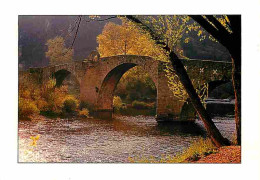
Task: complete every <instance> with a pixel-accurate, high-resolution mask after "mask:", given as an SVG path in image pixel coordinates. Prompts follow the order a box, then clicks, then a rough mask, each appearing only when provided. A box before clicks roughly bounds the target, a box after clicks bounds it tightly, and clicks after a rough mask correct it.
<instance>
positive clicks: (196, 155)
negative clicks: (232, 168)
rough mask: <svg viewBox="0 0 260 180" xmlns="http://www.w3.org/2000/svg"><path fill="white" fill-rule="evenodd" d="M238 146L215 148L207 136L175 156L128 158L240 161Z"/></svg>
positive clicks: (136, 159) (134, 159)
mask: <svg viewBox="0 0 260 180" xmlns="http://www.w3.org/2000/svg"><path fill="white" fill-rule="evenodd" d="M240 148H241V147H240V146H230V147H222V148H217V147H216V146H215V145H214V144H213V143H212V141H211V140H210V139H209V138H207V139H203V138H201V139H199V140H198V141H194V142H193V143H192V144H191V145H190V146H189V147H188V148H187V149H185V150H184V151H182V152H181V153H178V154H176V155H175V156H167V155H161V157H159V158H155V157H152V156H151V157H140V158H139V157H129V158H128V160H129V162H131V163H191V162H193V163H240V162H241V149H240Z"/></svg>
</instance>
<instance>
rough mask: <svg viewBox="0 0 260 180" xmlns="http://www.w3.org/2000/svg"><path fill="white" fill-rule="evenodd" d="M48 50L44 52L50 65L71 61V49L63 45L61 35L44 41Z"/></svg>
mask: <svg viewBox="0 0 260 180" xmlns="http://www.w3.org/2000/svg"><path fill="white" fill-rule="evenodd" d="M46 45H47V46H48V51H47V52H46V53H45V55H46V57H47V58H49V60H50V62H49V63H50V65H56V64H62V63H68V62H71V61H72V56H73V49H70V48H66V47H65V41H64V39H63V37H60V36H57V37H55V38H54V39H49V40H48V41H47V43H46Z"/></svg>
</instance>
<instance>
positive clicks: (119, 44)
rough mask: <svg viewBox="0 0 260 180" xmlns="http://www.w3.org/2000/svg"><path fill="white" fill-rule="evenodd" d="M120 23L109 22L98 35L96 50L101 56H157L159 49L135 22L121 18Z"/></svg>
mask: <svg viewBox="0 0 260 180" xmlns="http://www.w3.org/2000/svg"><path fill="white" fill-rule="evenodd" d="M121 20H122V25H118V24H115V23H112V22H109V23H107V24H106V25H105V27H104V29H103V31H102V33H101V34H100V35H98V37H97V42H98V44H99V46H98V51H99V54H100V55H101V56H102V57H105V56H115V55H126V54H128V55H142V56H150V57H159V56H160V55H161V53H162V52H161V50H160V49H159V48H157V46H156V44H155V43H154V42H152V41H150V37H149V34H147V33H146V32H142V31H140V29H139V28H137V27H136V25H135V24H133V23H131V22H129V21H126V20H125V19H124V18H121Z"/></svg>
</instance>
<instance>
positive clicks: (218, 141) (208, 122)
mask: <svg viewBox="0 0 260 180" xmlns="http://www.w3.org/2000/svg"><path fill="white" fill-rule="evenodd" d="M126 17H127V18H128V19H129V20H130V21H133V22H135V23H137V24H139V25H140V27H141V28H142V29H144V30H145V31H147V32H148V33H150V35H151V36H152V38H153V39H154V40H155V41H156V43H157V44H159V45H163V46H164V49H165V50H166V51H167V52H169V53H170V54H169V58H170V61H171V64H172V66H173V69H174V70H175V73H176V74H177V76H178V77H179V79H180V81H181V83H182V84H183V86H184V88H185V90H186V91H187V93H188V95H189V97H190V99H191V103H192V104H193V106H194V108H195V109H196V111H197V113H198V114H199V117H200V119H201V120H202V121H203V123H204V126H205V128H206V130H207V133H208V135H209V137H210V138H211V140H212V142H213V143H214V144H215V145H216V146H217V147H220V146H226V145H230V142H229V140H228V139H226V138H224V137H223V136H222V135H221V133H220V132H219V130H218V129H217V127H216V126H215V124H214V122H213V121H212V119H211V117H210V116H209V114H208V113H207V111H206V109H205V108H204V106H203V105H202V103H201V101H200V98H199V96H198V94H197V93H196V90H195V89H194V87H193V85H192V83H191V80H190V78H189V76H188V74H187V72H186V70H185V68H184V66H183V64H182V62H181V60H180V59H179V58H178V57H177V55H176V54H175V53H174V52H173V51H171V50H170V48H169V47H168V46H167V45H166V44H165V43H163V42H161V41H160V38H159V37H157V36H156V35H155V34H154V32H153V31H152V30H151V29H150V28H149V27H148V26H146V25H145V24H143V23H142V22H141V21H140V20H139V19H137V18H135V17H134V16H126Z"/></svg>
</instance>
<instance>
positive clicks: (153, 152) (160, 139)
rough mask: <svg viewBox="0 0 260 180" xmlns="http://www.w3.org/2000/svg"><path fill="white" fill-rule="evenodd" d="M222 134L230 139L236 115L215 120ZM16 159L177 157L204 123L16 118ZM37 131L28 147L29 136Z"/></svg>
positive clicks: (124, 118)
mask: <svg viewBox="0 0 260 180" xmlns="http://www.w3.org/2000/svg"><path fill="white" fill-rule="evenodd" d="M214 122H215V124H216V126H217V127H218V128H219V129H220V131H221V133H222V134H223V135H224V136H225V137H227V138H228V139H232V136H233V134H234V132H235V122H234V118H227V117H225V118H215V119H214ZM18 135H19V148H18V156H19V157H18V158H19V162H72V163H85V162H94V163H96V162H103V163H109V162H113V163H119V162H122V163H124V162H129V160H128V158H129V157H135V158H136V157H150V156H153V157H155V158H159V157H160V156H161V155H175V154H176V153H178V152H181V151H182V150H184V149H185V148H187V147H188V146H189V145H190V143H191V142H193V141H195V140H197V139H199V138H200V137H205V136H206V132H205V129H204V128H203V123H202V122H201V121H199V120H196V121H195V123H191V124H173V123H160V124H158V123H157V122H156V120H155V118H154V117H152V116H136V117H129V116H117V117H116V118H115V119H113V120H100V119H48V118H45V119H42V120H39V121H20V122H19V128H18ZM37 135H40V137H39V139H38V141H37V144H36V145H35V146H32V142H33V140H32V139H31V138H30V137H31V136H33V137H36V136H37Z"/></svg>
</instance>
